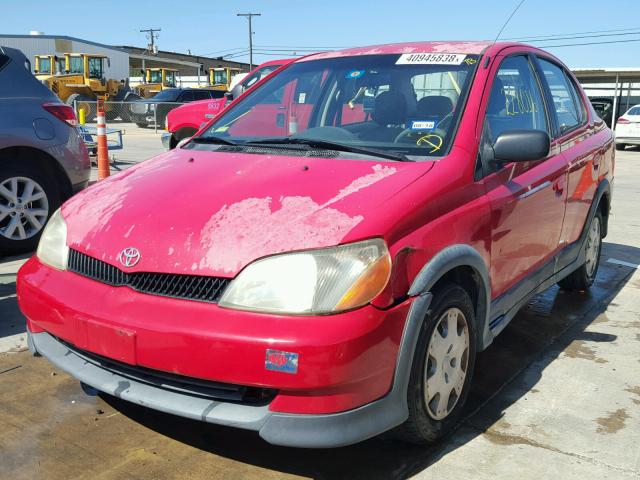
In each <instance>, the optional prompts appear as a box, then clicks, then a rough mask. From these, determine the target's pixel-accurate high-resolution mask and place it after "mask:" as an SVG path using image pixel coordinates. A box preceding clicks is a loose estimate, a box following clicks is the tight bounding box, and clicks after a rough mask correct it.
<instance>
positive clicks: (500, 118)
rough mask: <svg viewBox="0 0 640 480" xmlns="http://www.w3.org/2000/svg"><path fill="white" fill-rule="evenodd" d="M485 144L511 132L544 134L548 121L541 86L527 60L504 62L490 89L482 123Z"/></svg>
mask: <svg viewBox="0 0 640 480" xmlns="http://www.w3.org/2000/svg"><path fill="white" fill-rule="evenodd" d="M485 130H486V135H487V136H488V138H487V140H489V141H490V142H491V143H493V142H495V140H496V138H497V137H498V135H500V134H501V133H503V132H507V131H510V130H542V131H545V132H547V131H548V126H547V117H546V111H545V107H544V101H543V96H542V92H541V91H540V86H539V85H538V81H537V80H536V77H535V75H534V73H533V68H532V66H531V63H530V62H529V59H528V58H527V57H526V56H514V57H508V58H506V59H505V60H504V61H503V62H502V63H501V64H500V68H499V70H498V74H497V75H496V78H494V80H493V86H492V87H491V96H490V97H489V103H488V105H487V114H486V121H485Z"/></svg>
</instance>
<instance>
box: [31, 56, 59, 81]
mask: <svg viewBox="0 0 640 480" xmlns="http://www.w3.org/2000/svg"><path fill="white" fill-rule="evenodd" d="M35 59H36V63H35V69H34V70H35V74H36V78H37V79H38V80H45V79H46V78H48V77H51V76H52V75H57V74H60V73H62V72H64V58H60V57H57V56H56V55H36V56H35Z"/></svg>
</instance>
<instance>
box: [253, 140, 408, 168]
mask: <svg viewBox="0 0 640 480" xmlns="http://www.w3.org/2000/svg"><path fill="white" fill-rule="evenodd" d="M243 145H307V146H309V147H311V148H320V149H323V150H324V149H326V150H338V151H341V152H351V153H360V154H362V155H370V156H372V157H379V158H387V159H389V160H395V161H397V162H412V161H413V160H411V159H409V158H407V157H406V156H405V155H403V154H402V153H389V152H384V151H382V150H377V149H375V148H366V147H356V146H353V145H346V144H344V143H340V142H332V141H329V140H320V139H315V138H297V137H274V138H262V139H260V140H250V141H248V142H244V143H243Z"/></svg>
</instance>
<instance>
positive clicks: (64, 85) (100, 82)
mask: <svg viewBox="0 0 640 480" xmlns="http://www.w3.org/2000/svg"><path fill="white" fill-rule="evenodd" d="M43 57H46V56H44V55H38V56H36V64H37V66H36V69H37V70H38V72H40V69H39V68H38V61H39V60H38V58H40V62H41V61H42V58H43ZM45 64H46V62H45ZM40 65H41V64H40ZM108 65H109V58H108V57H107V56H106V55H99V54H93V53H65V54H64V71H63V72H61V73H60V74H57V75H49V76H45V75H43V77H46V78H42V82H43V83H44V84H45V85H47V86H48V87H49V88H50V89H51V91H52V92H53V93H55V94H56V95H58V97H59V98H60V100H62V101H63V102H65V103H67V104H68V105H73V104H74V102H75V103H76V107H77V110H78V111H79V110H82V109H84V110H85V118H86V119H87V120H88V121H91V120H92V119H93V118H94V117H95V115H96V104H95V103H94V102H95V101H96V100H98V99H102V100H109V101H112V102H113V101H116V102H117V101H131V100H134V99H139V98H140V97H139V96H138V95H136V94H135V93H133V92H132V91H131V88H130V87H129V82H128V79H127V80H125V79H123V80H114V79H106V78H105V75H104V72H105V69H106V66H108ZM50 71H51V70H50ZM117 110H121V111H117ZM128 112H129V110H128V109H126V108H122V109H114V108H112V105H109V104H106V105H105V115H106V116H107V118H111V119H113V118H116V117H117V116H118V115H119V116H120V117H122V116H123V115H124V116H126V117H128ZM123 120H124V121H128V120H129V118H123Z"/></svg>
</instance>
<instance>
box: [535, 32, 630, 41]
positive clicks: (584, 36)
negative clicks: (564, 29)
mask: <svg viewBox="0 0 640 480" xmlns="http://www.w3.org/2000/svg"><path fill="white" fill-rule="evenodd" d="M625 35H640V30H636V31H634V32H627V33H603V34H598V35H579V36H573V37H552V38H545V39H540V40H533V39H531V40H528V42H529V43H539V42H548V41H555V40H579V39H583V38H603V37H620V36H625ZM525 41H527V40H525Z"/></svg>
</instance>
